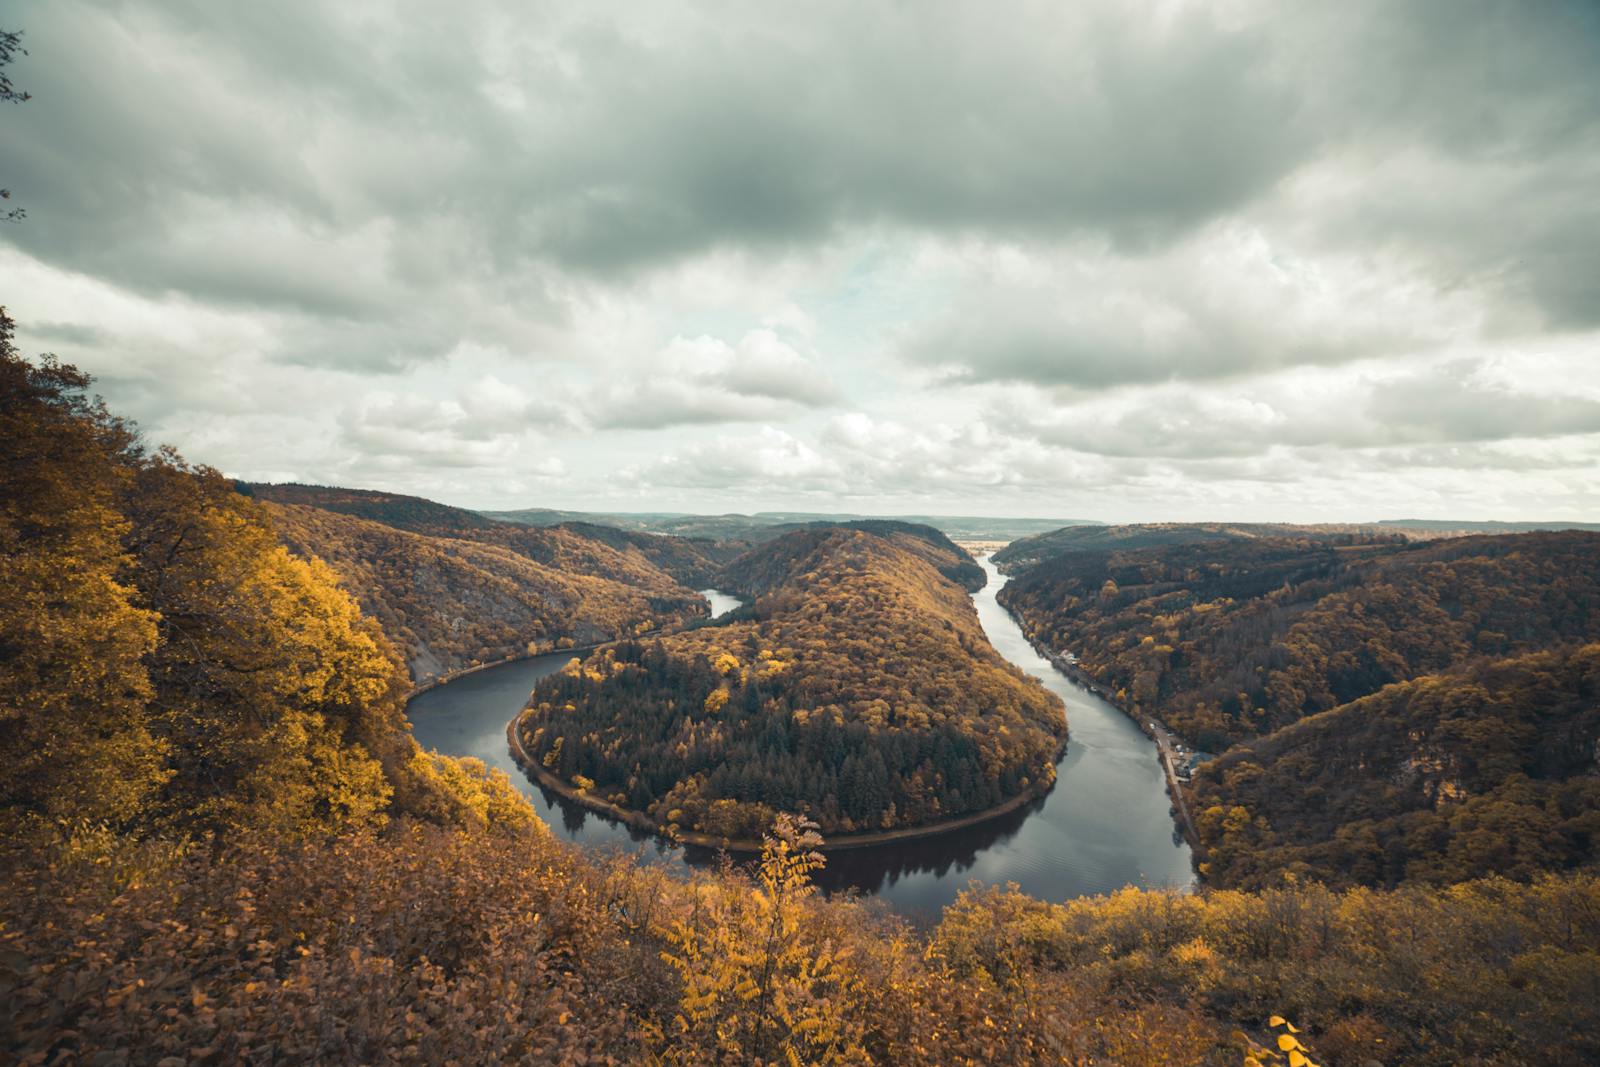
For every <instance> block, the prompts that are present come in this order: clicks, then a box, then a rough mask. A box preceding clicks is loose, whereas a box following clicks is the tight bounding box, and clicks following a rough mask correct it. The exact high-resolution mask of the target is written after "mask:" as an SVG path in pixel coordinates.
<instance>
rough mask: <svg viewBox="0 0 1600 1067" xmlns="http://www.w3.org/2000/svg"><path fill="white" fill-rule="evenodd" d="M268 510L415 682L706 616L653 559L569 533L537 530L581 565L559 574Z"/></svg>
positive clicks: (315, 512)
mask: <svg viewBox="0 0 1600 1067" xmlns="http://www.w3.org/2000/svg"><path fill="white" fill-rule="evenodd" d="M264 507H265V508H266V509H267V513H268V514H269V515H270V517H271V520H272V525H273V526H274V528H275V529H276V530H277V531H278V534H279V536H280V537H281V538H282V539H283V542H284V543H285V544H286V545H288V546H289V548H290V549H291V550H292V551H294V552H295V553H296V554H298V555H300V556H302V557H305V558H311V557H315V558H318V559H321V560H323V561H325V562H326V563H327V564H328V565H329V566H331V567H332V568H333V569H334V571H335V572H336V573H337V574H338V575H339V580H340V583H341V584H342V585H343V586H344V587H345V588H346V589H348V590H349V591H350V592H351V593H352V594H353V595H355V597H356V598H357V600H359V601H360V603H361V607H362V610H363V611H365V612H366V613H367V614H368V615H371V616H372V617H374V618H376V619H377V620H378V621H379V623H381V624H382V626H383V629H384V632H385V633H387V634H388V635H389V637H390V638H391V639H393V640H394V641H395V642H396V643H397V644H399V645H400V646H401V648H402V649H403V650H404V653H405V659H406V666H407V669H408V671H409V673H410V675H411V680H412V681H413V682H415V683H422V682H426V681H429V680H430V679H432V678H434V677H437V676H440V675H444V674H447V673H449V672H451V671H457V670H461V669H462V668H465V667H471V666H475V665H477V664H480V663H489V662H493V661H495V660H501V659H505V658H506V657H508V656H516V655H524V654H534V653H539V652H549V651H553V650H555V649H558V648H572V647H575V646H577V647H581V646H585V645H592V644H596V643H598V642H601V641H609V640H612V639H614V638H618V637H631V636H634V635H636V634H640V633H644V632H647V631H649V630H654V629H656V628H658V627H661V626H668V625H674V624H676V623H679V622H682V621H684V620H686V619H690V618H694V617H695V616H697V615H700V614H702V613H703V611H704V606H703V601H701V600H700V598H699V597H698V596H697V595H695V594H693V593H691V592H690V591H689V590H687V589H685V588H683V587H682V586H681V585H680V584H679V583H677V582H675V581H674V580H673V579H672V578H670V577H668V576H667V575H666V574H663V573H662V572H660V571H658V570H656V569H655V568H654V567H653V566H652V565H650V564H649V563H648V562H647V561H643V560H640V559H637V558H631V557H630V556H627V555H624V554H622V553H619V552H617V551H615V550H613V549H611V548H610V547H609V546H607V545H605V544H604V543H601V542H597V541H592V542H589V543H584V542H583V539H582V537H581V535H580V534H578V533H575V532H571V531H563V530H559V529H557V530H546V531H539V533H540V535H541V536H542V537H543V538H545V539H546V540H547V541H548V542H550V543H551V550H550V551H547V552H541V555H544V556H546V558H550V557H554V558H557V559H566V560H569V561H576V565H573V564H572V563H569V564H568V565H566V566H561V565H550V564H546V563H542V562H539V561H538V560H536V559H534V558H530V557H529V556H527V555H524V554H522V553H521V552H518V551H516V550H515V549H514V548H511V547H507V546H504V545H502V544H498V543H495V542H494V541H493V540H488V541H487V542H485V541H479V540H474V539H471V538H469V537H442V536H431V535H426V534H419V533H408V532H406V531H405V530H400V529H396V528H394V527H392V526H387V525H384V524H382V523H378V522H371V521H368V520H366V519H360V518H355V517H353V516H351V515H347V514H341V513H339V512H336V511H324V510H321V509H320V508H314V507H306V506H304V505H299V504H266V505H264ZM568 540H570V541H572V542H573V544H571V545H561V544H560V542H562V541H568ZM514 543H525V542H522V539H520V538H519V539H517V541H516V542H514ZM633 555H635V556H636V555H637V554H636V553H635V554H633ZM611 575H615V577H612V576H611Z"/></svg>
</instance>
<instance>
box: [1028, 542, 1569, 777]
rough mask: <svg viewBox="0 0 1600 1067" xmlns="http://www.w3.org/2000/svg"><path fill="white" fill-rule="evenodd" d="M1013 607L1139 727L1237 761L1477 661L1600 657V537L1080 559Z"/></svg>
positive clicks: (1216, 548) (1046, 572)
mask: <svg viewBox="0 0 1600 1067" xmlns="http://www.w3.org/2000/svg"><path fill="white" fill-rule="evenodd" d="M1000 599H1001V602H1002V603H1003V604H1005V605H1006V606H1007V607H1008V608H1009V609H1011V610H1012V611H1013V612H1014V613H1016V614H1017V616H1018V617H1019V618H1020V619H1021V621H1022V624H1023V628H1024V629H1025V630H1026V631H1027V632H1028V633H1029V634H1030V636H1033V637H1034V638H1036V639H1037V640H1039V641H1041V642H1043V643H1044V644H1047V645H1048V646H1050V647H1051V648H1052V649H1060V650H1065V651H1070V652H1072V653H1074V654H1076V655H1077V656H1078V657H1079V661H1080V663H1081V665H1082V666H1083V668H1084V670H1086V671H1088V672H1089V673H1090V674H1091V675H1093V676H1095V677H1096V678H1098V679H1100V680H1101V681H1102V682H1103V683H1104V684H1105V685H1106V686H1107V687H1108V688H1110V689H1111V690H1113V691H1114V692H1115V693H1116V695H1117V697H1118V699H1119V701H1120V702H1121V703H1123V704H1124V705H1125V706H1126V707H1127V708H1129V709H1130V711H1132V712H1134V713H1135V714H1137V713H1140V712H1152V713H1154V714H1156V715H1159V716H1161V717H1162V718H1163V719H1165V720H1166V722H1167V723H1168V724H1169V725H1170V726H1171V727H1172V728H1173V729H1175V730H1176V731H1178V733H1180V734H1181V735H1184V736H1186V737H1188V738H1189V739H1190V740H1191V741H1193V742H1194V743H1195V744H1197V745H1198V746H1199V747H1201V748H1202V749H1207V750H1211V751H1221V750H1222V749H1223V748H1225V747H1226V746H1228V745H1230V744H1232V743H1234V742H1236V741H1239V740H1243V739H1246V738H1251V737H1257V736H1260V735H1263V734H1267V733H1270V732H1271V731H1273V730H1275V729H1278V728H1280V727H1283V726H1287V725H1289V724H1290V723H1293V722H1295V721H1297V720H1299V719H1301V718H1303V717H1305V716H1307V715H1312V714H1316V713H1318V712H1322V711H1327V710H1330V709H1332V708H1335V707H1337V706H1338V705H1340V704H1344V703H1348V702H1349V701H1352V700H1356V699H1358V698H1360V697H1363V696H1366V695H1368V694H1370V693H1374V692H1376V691H1377V690H1379V689H1381V688H1382V687H1384V686H1385V685H1389V684H1391V683H1393V682H1400V681H1405V680H1407V679H1410V678H1415V677H1418V676H1419V675H1423V674H1431V673H1437V672H1439V671H1444V670H1448V669H1450V668H1451V667H1453V666H1455V665H1458V664H1462V663H1465V662H1466V661H1468V660H1470V659H1473V658H1475V657H1480V656H1484V657H1504V656H1513V655H1518V654H1522V653H1526V652H1533V651H1538V650H1541V649H1545V648H1551V647H1555V646H1557V645H1561V644H1566V643H1574V642H1585V641H1594V640H1597V639H1600V534H1595V533H1585V532H1565V533H1530V534H1510V535H1502V536H1495V537H1465V538H1458V539H1451V540H1441V541H1431V542H1418V543H1406V544H1396V543H1385V542H1379V543H1355V544H1348V545H1344V544H1335V543H1330V542H1326V541H1309V540H1304V539H1296V540H1285V539H1254V540H1244V541H1219V542H1208V543H1194V544H1181V545H1172V546H1167V547H1161V548H1146V549H1138V550H1132V551H1103V552H1080V553H1072V554H1065V555H1061V556H1057V557H1054V558H1052V559H1049V560H1046V561H1044V562H1042V563H1040V564H1038V565H1036V566H1033V567H1030V568H1027V569H1026V570H1023V571H1022V572H1020V573H1018V574H1017V575H1015V576H1014V577H1013V578H1012V579H1011V581H1010V582H1009V583H1008V584H1007V585H1006V587H1005V589H1004V590H1002V591H1001V594H1000Z"/></svg>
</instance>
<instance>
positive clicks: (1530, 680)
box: [1194, 644, 1600, 887]
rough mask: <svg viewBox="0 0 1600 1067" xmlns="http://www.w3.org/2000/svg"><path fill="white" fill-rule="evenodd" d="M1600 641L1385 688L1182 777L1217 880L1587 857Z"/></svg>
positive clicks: (1397, 878)
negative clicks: (1191, 779) (1189, 779)
mask: <svg viewBox="0 0 1600 1067" xmlns="http://www.w3.org/2000/svg"><path fill="white" fill-rule="evenodd" d="M1597 738H1600V644H1589V645H1582V646H1578V647H1576V648H1564V649H1561V650H1558V651H1551V652H1539V653H1534V654H1532V655H1528V656H1522V657H1517V658H1514V659H1508V660H1499V661H1479V662H1475V663H1473V664H1471V665H1469V666H1467V667H1465V668H1463V669H1460V670H1457V671H1454V672H1451V673H1448V674H1433V675H1427V676H1424V677H1422V678H1416V679H1413V680H1411V681H1408V682H1402V683H1400V684H1397V685H1392V686H1389V687H1388V688H1386V689H1383V690H1381V691H1379V692H1377V693H1375V694H1373V695H1372V696H1369V697H1365V698H1363V699H1361V700H1357V701H1355V702H1353V703H1350V704H1345V705H1343V706H1342V707H1338V708H1335V709H1333V710H1332V711H1327V712H1323V713H1322V714H1320V715H1313V716H1311V717H1310V718H1308V719H1303V720H1301V721H1300V722H1298V723H1295V724H1294V725H1292V726H1288V727H1285V728H1284V729H1282V730H1278V731H1277V732H1275V733H1273V734H1270V735H1269V736H1267V737H1265V738H1262V739H1260V740H1257V741H1252V742H1247V743H1245V744H1241V745H1237V746H1235V747H1234V748H1233V749H1231V750H1229V751H1228V752H1227V753H1226V754H1225V755H1223V756H1221V757H1220V758H1218V759H1216V760H1214V761H1212V762H1211V763H1209V764H1207V765H1206V766H1204V767H1203V768H1202V769H1201V771H1200V773H1199V774H1198V775H1197V776H1196V779H1195V785H1194V796H1195V805H1196V809H1197V820H1196V821H1197V823H1198V825H1199V829H1200V834H1201V837H1202V839H1203V840H1204V842H1205V845H1206V850H1207V855H1206V859H1207V870H1206V876H1207V879H1208V880H1209V881H1211V882H1212V883H1213V884H1216V885H1233V886H1245V887H1259V886H1268V885H1277V884H1281V883H1282V880H1283V876H1284V873H1285V872H1294V873H1295V874H1298V875H1299V876H1301V877H1303V878H1313V879H1316V880H1317V881H1321V882H1325V883H1328V884H1330V885H1363V884H1364V885H1398V884H1400V883H1402V882H1418V881H1421V882H1439V883H1445V882H1459V881H1464V880H1466V879H1469V878H1479V877H1483V876H1485V875H1489V874H1501V875H1506V876H1509V877H1516V878H1531V877H1532V876H1534V875H1535V874H1537V873H1539V872H1541V871H1551V870H1562V869H1565V868H1570V867H1576V866H1581V865H1586V864H1593V863H1594V862H1595V861H1596V859H1600V760H1597V756H1600V753H1597V750H1596V739H1597Z"/></svg>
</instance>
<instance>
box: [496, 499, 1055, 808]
mask: <svg viewBox="0 0 1600 1067" xmlns="http://www.w3.org/2000/svg"><path fill="white" fill-rule="evenodd" d="M902 526H903V524H890V525H885V526H882V527H878V528H877V529H878V532H871V528H866V529H850V528H840V527H815V528H805V529H800V530H796V531H794V532H792V533H789V534H786V535H784V536H782V537H779V538H776V539H774V540H772V541H769V542H767V543H766V544H764V545H762V546H760V547H758V548H756V549H754V550H752V551H751V552H750V553H749V554H747V555H746V556H744V557H741V558H740V559H738V560H735V561H734V562H733V563H732V564H730V565H729V566H728V568H727V570H726V572H725V574H726V575H727V576H728V578H729V580H730V584H731V585H732V587H733V588H736V589H740V590H741V591H744V592H746V593H748V594H751V595H753V596H755V597H756V600H755V603H754V605H753V608H752V610H750V611H748V612H742V613H739V615H738V616H736V617H735V618H734V619H732V620H730V621H728V622H727V623H726V624H724V625H717V626H706V627H701V628H698V629H694V630H691V631H688V632H685V633H681V634H675V635H672V636H670V637H665V638H661V639H659V640H654V641H650V642H628V643H623V644H621V645H618V646H615V647H611V648H606V649H603V650H601V651H599V652H597V653H595V654H593V655H591V656H589V657H588V659H587V660H585V661H584V662H582V663H578V662H576V661H575V662H574V663H573V664H572V665H571V666H570V667H569V669H567V670H565V671H563V672H561V673H559V674H557V675H553V676H551V677H550V678H547V679H545V680H543V681H542V682H541V683H540V684H539V686H538V688H536V689H535V690H534V693H533V697H532V700H531V702H530V705H529V708H528V711H527V712H526V713H525V715H524V717H523V719H522V721H521V723H520V730H521V733H522V737H523V743H524V746H525V748H526V750H527V751H528V752H529V753H530V755H532V757H533V758H534V759H536V760H538V761H540V762H541V763H542V764H543V765H544V766H545V767H546V768H548V769H549V770H550V771H551V772H552V773H554V774H556V775H558V776H559V777H561V778H563V779H565V780H566V781H568V782H570V783H574V784H577V785H578V786H580V787H581V788H583V789H585V790H589V791H592V792H593V794H594V795H596V796H598V797H601V798H604V799H606V800H608V801H611V802H613V803H616V804H618V805H620V806H623V807H626V808H630V809H632V810H635V811H641V812H645V813H647V814H649V815H650V816H651V817H652V818H653V819H654V820H655V821H656V823H657V824H658V825H660V826H663V827H669V826H677V827H679V828H681V829H683V830H693V831H697V832H701V833H708V834H713V835H717V836H723V837H729V838H749V837H755V836H759V834H760V832H761V830H762V829H763V828H764V827H765V826H767V825H769V824H770V823H771V821H772V817H773V815H774V813H775V812H779V811H797V812H806V813H808V814H809V815H810V816H811V817H812V818H814V819H815V820H817V822H818V823H819V824H820V825H821V826H822V828H823V830H824V832H827V833H834V832H844V833H849V832H852V831H861V830H887V829H895V828H901V827H908V826H917V825H921V824H924V823H928V822H933V821H936V820H939V819H942V818H948V817H952V816H958V815H962V814H967V813H971V812H976V811H981V810H983V809H985V808H989V807H992V806H994V805H996V804H998V803H1000V802H1002V801H1004V800H1006V799H1008V798H1010V797H1014V796H1017V795H1018V794H1020V793H1022V792H1023V791H1025V790H1029V789H1030V788H1035V787H1040V786H1042V785H1046V784H1048V783H1049V782H1050V781H1052V780H1053V775H1054V763H1055V760H1056V757H1057V755H1058V752H1059V748H1060V743H1061V739H1062V737H1063V736H1064V733H1065V722H1064V719H1063V710H1062V708H1061V705H1060V702H1059V701H1058V700H1057V699H1056V698H1055V697H1054V696H1052V695H1050V694H1049V693H1048V692H1047V691H1046V690H1045V689H1044V688H1043V687H1042V686H1040V685H1039V684H1038V683H1036V682H1033V681H1031V680H1029V679H1027V678H1026V677H1025V676H1023V675H1022V674H1021V673H1020V672H1019V671H1017V670H1016V669H1015V668H1014V667H1012V666H1011V665H1010V664H1009V663H1007V662H1006V661H1005V660H1004V659H1002V658H1001V657H1000V655H999V654H998V653H997V652H995V650H994V649H993V647H992V646H991V645H990V644H989V642H988V639H987V638H986V637H985V636H984V634H983V631H982V629H981V628H980V627H979V625H978V619H977V615H976V613H975V612H974V610H973V608H972V603H971V601H970V599H969V598H968V597H967V595H966V594H965V592H964V591H963V590H962V588H961V587H960V586H959V585H957V584H955V583H954V582H953V581H951V580H950V579H948V578H946V577H945V576H944V574H942V573H941V569H942V570H944V571H948V572H950V573H955V574H964V573H965V568H966V567H970V566H972V564H971V561H970V559H968V558H967V557H966V555H965V553H963V552H961V550H960V549H958V548H956V547H955V546H954V545H952V544H950V543H949V542H948V541H946V540H945V539H944V538H943V537H942V535H939V534H937V533H936V532H935V531H932V530H930V529H926V528H919V527H904V528H902ZM963 561H965V562H964V563H963ZM981 573H982V572H981V570H980V571H979V574H980V575H981Z"/></svg>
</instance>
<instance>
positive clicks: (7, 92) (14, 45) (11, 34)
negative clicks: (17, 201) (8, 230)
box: [0, 30, 33, 222]
mask: <svg viewBox="0 0 1600 1067" xmlns="http://www.w3.org/2000/svg"><path fill="white" fill-rule="evenodd" d="M27 54H28V50H27V49H26V48H24V47H22V31H20V30H0V103H8V104H22V103H26V102H27V101H29V100H31V99H33V97H32V96H31V95H29V94H28V93H26V92H24V91H23V90H21V89H18V88H17V87H16V86H15V85H13V84H11V75H9V74H7V73H6V67H7V66H9V65H10V64H11V61H12V60H14V59H16V58H17V57H18V56H25V55H27ZM10 199H11V190H10V189H0V200H10ZM26 214H27V212H26V211H24V210H23V209H22V208H20V207H16V208H12V209H11V210H10V211H7V212H6V213H5V214H4V215H0V219H4V220H5V221H6V222H21V221H22V219H23V217H24V216H25V215H26Z"/></svg>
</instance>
